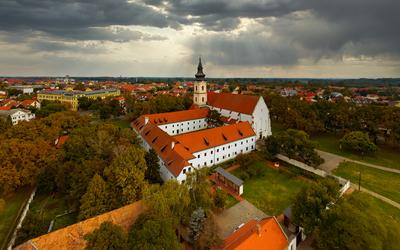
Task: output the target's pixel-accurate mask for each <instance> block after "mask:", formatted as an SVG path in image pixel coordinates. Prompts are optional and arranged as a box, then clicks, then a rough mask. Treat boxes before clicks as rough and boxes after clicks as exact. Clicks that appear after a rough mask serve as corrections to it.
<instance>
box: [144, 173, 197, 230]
mask: <svg viewBox="0 0 400 250" xmlns="http://www.w3.org/2000/svg"><path fill="white" fill-rule="evenodd" d="M143 196H144V197H143V198H144V202H145V204H146V206H147V207H148V211H149V214H151V215H152V216H153V217H154V218H171V219H172V222H173V225H175V226H177V225H178V224H179V223H181V222H186V221H188V220H189V217H190V214H191V211H190V203H191V200H190V194H189V189H188V187H187V186H186V185H181V184H179V183H178V182H177V181H175V180H169V181H167V182H165V183H164V184H163V185H162V186H159V185H152V186H150V188H149V189H146V190H144V195H143Z"/></svg>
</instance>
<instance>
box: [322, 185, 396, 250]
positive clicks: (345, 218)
mask: <svg viewBox="0 0 400 250" xmlns="http://www.w3.org/2000/svg"><path fill="white" fill-rule="evenodd" d="M360 197H362V196H359V195H358V194H357V193H356V194H352V195H351V196H350V197H343V198H342V199H341V200H340V201H339V202H338V203H337V204H336V205H335V206H333V207H332V208H331V209H329V210H326V211H325V213H324V214H323V216H322V217H321V223H320V225H319V227H318V229H317V230H316V241H317V245H318V246H319V248H320V249H349V250H350V249H352V250H353V249H355V250H358V249H360V250H361V249H393V250H394V249H398V236H399V235H400V227H399V225H398V223H393V221H392V220H389V221H385V220H382V219H383V218H386V217H387V216H388V215H387V214H385V215H384V216H383V217H378V214H375V213H366V212H365V211H373V210H371V209H374V208H371V207H369V206H370V205H369V204H370V203H369V202H366V200H365V198H362V199H361V198H360ZM388 217H389V216H388Z"/></svg>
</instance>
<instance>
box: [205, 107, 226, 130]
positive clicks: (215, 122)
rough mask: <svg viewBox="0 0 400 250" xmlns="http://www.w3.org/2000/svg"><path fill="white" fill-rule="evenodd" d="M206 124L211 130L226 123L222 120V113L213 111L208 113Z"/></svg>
mask: <svg viewBox="0 0 400 250" xmlns="http://www.w3.org/2000/svg"><path fill="white" fill-rule="evenodd" d="M206 122H207V125H208V127H209V128H215V127H220V126H222V125H224V122H223V121H222V120H221V115H220V113H219V112H218V111H217V110H213V109H212V110H210V111H209V112H208V115H207V118H206Z"/></svg>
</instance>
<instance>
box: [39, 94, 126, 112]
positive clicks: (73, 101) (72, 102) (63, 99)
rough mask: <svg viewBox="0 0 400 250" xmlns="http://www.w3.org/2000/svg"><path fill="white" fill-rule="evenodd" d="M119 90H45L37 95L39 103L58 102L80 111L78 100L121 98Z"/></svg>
mask: <svg viewBox="0 0 400 250" xmlns="http://www.w3.org/2000/svg"><path fill="white" fill-rule="evenodd" d="M120 94H121V92H120V91H119V89H99V90H93V91H65V90H44V91H41V92H39V93H38V94H37V98H38V100H39V101H43V100H47V101H58V102H60V103H63V104H66V105H67V106H68V107H69V108H70V109H71V110H74V111H76V110H78V105H79V103H78V99H79V98H81V97H87V98H90V99H97V98H101V99H104V98H106V97H110V96H119V95H120Z"/></svg>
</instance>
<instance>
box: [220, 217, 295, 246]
mask: <svg viewBox="0 0 400 250" xmlns="http://www.w3.org/2000/svg"><path fill="white" fill-rule="evenodd" d="M257 224H258V225H259V226H257ZM288 243H289V242H288V240H287V238H286V235H285V233H284V232H283V231H282V228H281V227H280V225H279V224H278V222H277V221H276V219H275V217H271V218H265V219H263V220H261V221H257V220H250V221H249V222H247V223H246V224H245V225H244V226H242V227H241V228H240V229H238V230H236V231H235V232H233V233H232V234H231V235H229V236H228V237H227V238H226V239H225V240H224V247H223V249H224V250H231V249H235V250H241V249H268V250H283V249H286V248H287V247H288Z"/></svg>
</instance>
